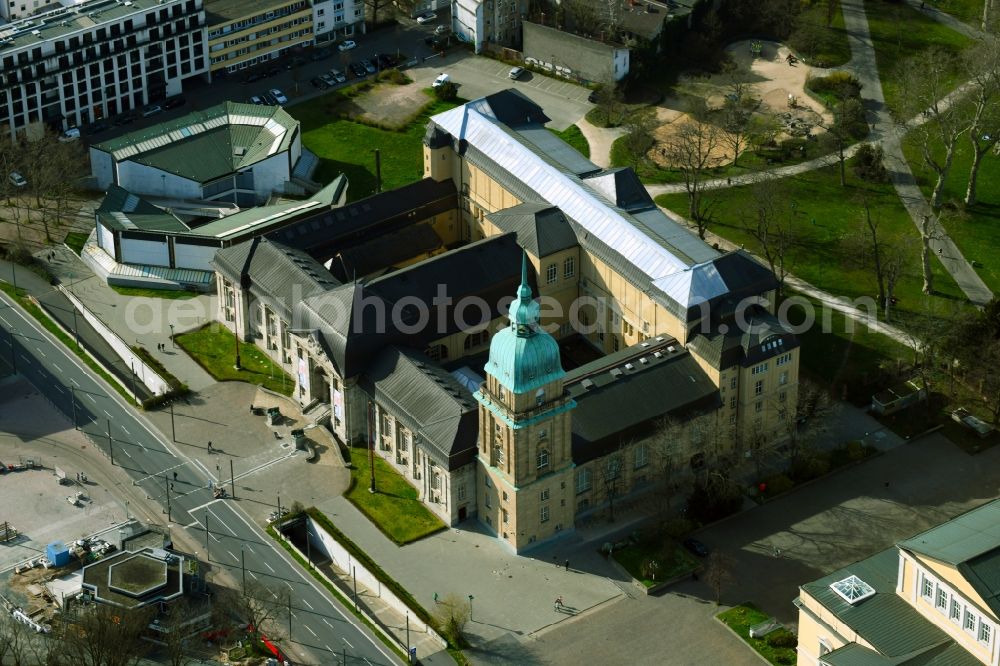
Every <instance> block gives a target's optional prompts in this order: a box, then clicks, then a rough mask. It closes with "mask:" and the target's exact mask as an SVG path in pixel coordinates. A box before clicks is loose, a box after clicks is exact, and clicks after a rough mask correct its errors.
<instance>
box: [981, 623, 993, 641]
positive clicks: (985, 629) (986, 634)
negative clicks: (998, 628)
mask: <svg viewBox="0 0 1000 666" xmlns="http://www.w3.org/2000/svg"><path fill="white" fill-rule="evenodd" d="M992 633H993V631H992V629H991V628H990V625H988V624H986V623H985V622H983V621H982V620H979V642H980V643H986V644H989V642H990V635H991V634H992Z"/></svg>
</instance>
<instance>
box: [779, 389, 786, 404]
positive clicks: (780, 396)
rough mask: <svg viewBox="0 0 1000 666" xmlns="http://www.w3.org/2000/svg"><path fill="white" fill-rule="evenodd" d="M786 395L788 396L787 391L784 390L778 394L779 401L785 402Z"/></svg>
mask: <svg viewBox="0 0 1000 666" xmlns="http://www.w3.org/2000/svg"><path fill="white" fill-rule="evenodd" d="M786 397H787V396H786V394H785V392H784V391H782V392H781V393H779V394H778V402H784V401H785V398H786Z"/></svg>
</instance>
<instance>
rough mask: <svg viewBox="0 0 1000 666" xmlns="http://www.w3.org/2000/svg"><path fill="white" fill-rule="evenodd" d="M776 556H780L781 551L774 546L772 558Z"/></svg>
mask: <svg viewBox="0 0 1000 666" xmlns="http://www.w3.org/2000/svg"><path fill="white" fill-rule="evenodd" d="M778 555H781V551H780V550H779V549H778V547H777V546H775V548H774V556H775V557H777V556H778Z"/></svg>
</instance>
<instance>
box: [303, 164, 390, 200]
mask: <svg viewBox="0 0 1000 666" xmlns="http://www.w3.org/2000/svg"><path fill="white" fill-rule="evenodd" d="M371 160H372V164H371V168H372V169H373V170H374V168H375V158H374V156H373V157H372V158H371ZM340 174H344V175H345V176H347V182H348V183H349V186H348V188H347V200H348V201H357V200H358V199H361V198H364V197H366V196H368V195H369V194H373V193H374V192H375V174H374V173H373V171H369V170H368V168H366V167H364V166H362V165H360V164H351V163H350V162H339V161H337V160H331V159H327V158H325V157H320V159H319V167H318V168H317V169H316V175H315V177H314V178H315V180H316V181H317V182H320V183H329V182H331V181H332V180H333V179H334V178H336V177H337V176H339V175H340Z"/></svg>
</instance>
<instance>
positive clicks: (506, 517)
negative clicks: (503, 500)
mask: <svg viewBox="0 0 1000 666" xmlns="http://www.w3.org/2000/svg"><path fill="white" fill-rule="evenodd" d="M500 515H501V516H502V517H503V522H504V523H509V522H510V515H509V514H508V513H507V509H500Z"/></svg>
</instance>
